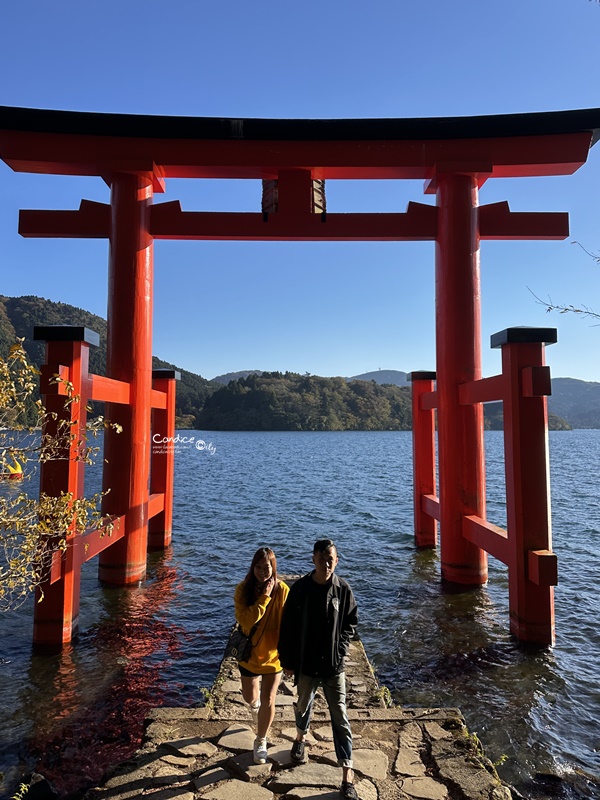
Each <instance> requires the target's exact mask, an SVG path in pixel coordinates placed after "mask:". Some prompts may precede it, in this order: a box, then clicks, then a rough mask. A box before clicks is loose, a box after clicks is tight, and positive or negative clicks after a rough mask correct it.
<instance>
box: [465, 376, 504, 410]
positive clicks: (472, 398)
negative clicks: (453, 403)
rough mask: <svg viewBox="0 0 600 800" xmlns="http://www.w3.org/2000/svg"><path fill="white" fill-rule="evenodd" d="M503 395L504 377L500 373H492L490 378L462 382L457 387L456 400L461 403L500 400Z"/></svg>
mask: <svg viewBox="0 0 600 800" xmlns="http://www.w3.org/2000/svg"><path fill="white" fill-rule="evenodd" d="M503 395H504V377H503V376H502V375H493V376H492V377H491V378H481V380H478V381H471V382H470V383H462V384H461V385H460V386H459V387H458V402H459V403H460V404H461V405H469V404H471V403H488V402H493V401H494V400H502V398H503Z"/></svg>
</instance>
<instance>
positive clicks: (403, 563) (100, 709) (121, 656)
mask: <svg viewBox="0 0 600 800" xmlns="http://www.w3.org/2000/svg"><path fill="white" fill-rule="evenodd" d="M182 434H184V435H193V436H195V437H196V439H198V438H202V439H203V440H204V441H205V442H206V445H207V447H205V448H204V449H201V450H198V449H196V448H195V447H194V446H193V445H189V444H181V445H179V446H178V449H177V454H176V476H175V511H174V531H173V545H172V548H171V549H170V550H169V551H168V552H167V553H160V554H151V556H150V558H149V571H148V580H147V581H146V582H145V584H144V585H143V586H141V587H139V588H135V589H130V590H122V589H101V588H100V587H99V585H98V582H97V578H96V571H97V561H92V562H90V563H88V564H87V565H85V568H84V572H83V580H82V604H81V615H80V634H79V637H78V638H77V640H76V641H75V642H74V643H73V645H72V646H70V647H68V648H66V649H65V650H64V651H63V652H62V653H61V654H60V655H57V656H45V657H42V656H37V655H33V654H32V652H31V633H32V630H31V629H32V608H31V605H28V606H27V607H24V608H22V609H20V610H19V611H16V612H10V613H8V614H4V615H2V616H1V617H0V637H1V639H0V640H1V651H0V709H1V711H0V771H1V772H4V773H5V782H4V785H3V786H1V788H0V793H1V791H2V790H3V791H4V792H5V794H6V793H10V792H11V791H12V787H13V786H14V785H15V782H16V781H17V780H18V779H19V777H20V775H21V774H22V772H24V771H25V772H26V771H28V770H31V768H32V767H33V766H34V765H35V764H36V763H37V765H38V768H39V769H40V771H41V772H42V773H43V774H45V775H48V776H49V777H50V778H51V779H52V781H53V782H54V783H55V784H56V785H57V786H58V788H59V789H60V790H61V791H63V792H67V791H72V790H75V789H77V788H79V787H81V786H84V785H86V784H87V783H89V782H90V781H97V780H98V779H99V777H100V775H101V773H102V771H103V769H104V768H105V767H106V766H107V765H108V764H109V763H111V762H114V761H118V760H121V759H124V758H126V757H127V756H128V755H130V754H131V752H132V750H133V749H134V748H135V746H136V745H137V743H138V742H139V741H140V738H141V735H142V721H143V717H144V714H145V713H146V711H147V710H148V709H149V708H150V707H152V706H156V705H195V704H200V703H201V702H202V697H203V694H202V687H209V686H210V685H211V684H212V682H213V680H214V678H215V676H216V673H217V670H218V667H219V664H220V660H221V655H222V651H223V648H224V645H225V641H226V638H227V634H228V631H229V628H230V626H231V624H232V621H233V604H232V596H233V588H234V586H235V584H236V582H237V581H239V580H240V579H241V577H243V575H244V574H245V572H246V570H247V568H248V565H249V562H250V559H251V556H252V554H253V552H254V551H255V549H256V548H257V547H259V546H261V545H268V546H271V547H272V548H273V549H274V550H275V552H276V554H277V557H278V563H279V571H280V572H281V573H290V574H292V573H302V572H305V571H307V570H308V569H309V568H310V566H311V562H310V557H311V549H312V543H313V541H314V540H315V539H317V538H322V537H325V536H330V537H331V538H333V539H335V540H336V542H337V543H338V549H339V554H340V563H339V566H338V573H339V574H340V575H341V576H343V577H345V578H347V579H348V580H349V581H350V583H351V584H352V586H353V588H354V591H355V594H356V597H357V600H358V604H359V612H360V627H359V633H360V636H361V638H362V640H363V642H364V644H365V647H366V650H367V654H368V656H369V658H370V660H371V661H372V663H373V664H374V666H375V668H376V670H377V673H378V676H379V678H380V680H381V682H382V683H383V684H385V685H386V686H388V687H389V689H390V691H391V692H392V695H393V697H394V699H395V701H396V702H397V703H400V704H402V705H410V706H453V707H454V706H457V707H458V708H460V709H461V711H462V712H463V714H464V716H465V718H466V721H467V725H468V727H469V729H470V730H471V731H472V732H477V734H478V736H479V738H480V739H481V741H482V743H483V745H484V748H485V750H486V753H487V755H488V756H489V757H490V758H491V759H492V760H497V759H501V758H502V757H505V758H506V760H505V763H504V764H503V765H502V766H501V767H499V771H500V773H501V775H502V777H503V778H504V779H505V780H507V781H509V782H511V783H513V784H514V785H515V786H516V787H517V788H518V789H519V790H520V791H521V792H522V793H523V794H524V795H526V796H528V797H536V798H541V797H545V796H547V792H549V791H550V789H552V790H553V791H556V789H555V787H554V786H553V785H552V782H551V780H550V779H548V778H544V777H543V776H542V774H543V773H550V774H555V775H561V776H563V777H565V778H567V779H569V780H571V779H573V784H572V787H571V789H570V790H569V791H570V793H569V792H567V794H566V795H565V794H564V792H565V791H566V789H564V787H563V790H562V791H563V795H561V796H569V797H600V788H599V785H598V784H597V783H595V782H594V781H590V780H586V779H585V778H584V777H582V776H581V775H580V774H579V773H580V772H581V771H583V772H584V773H586V774H588V775H591V776H593V775H600V727H599V718H600V630H599V628H598V624H597V623H598V617H599V611H600V607H599V603H598V594H597V581H598V577H599V576H600V569H599V551H600V509H599V504H598V476H599V475H600V431H597V430H596V431H587V430H585V431H584V430H579V431H572V432H551V433H550V457H551V481H552V503H553V513H552V516H553V536H554V550H555V551H556V552H557V554H558V558H559V579H560V584H559V586H558V587H557V590H556V597H555V602H556V629H557V643H556V646H555V647H554V648H547V649H543V650H534V649H531V648H527V647H524V646H522V645H519V644H518V643H517V642H516V641H515V640H514V639H513V638H512V637H511V636H510V634H509V632H508V587H507V572H506V568H505V567H504V566H503V565H502V564H500V563H498V562H496V561H494V560H493V559H490V580H489V583H488V585H487V586H485V587H482V588H480V589H478V590H476V591H474V592H468V593H463V594H449V593H446V592H443V591H442V588H441V585H440V578H439V560H438V555H437V553H435V552H432V551H426V552H417V551H416V550H415V549H414V546H413V534H412V462H411V434H410V433H408V432H343V433H338V432H330V433H229V432H225V433H222V432H205V433H199V432H197V431H191V432H190V431H187V432H182ZM208 445H212V447H210V448H209V447H208ZM486 453H487V456H486V462H487V472H488V475H487V484H488V517H489V519H490V521H492V522H494V523H496V524H498V525H504V524H505V508H504V490H503V454H502V434H501V432H495V431H491V432H487V433H486ZM86 480H87V479H86ZM95 482H97V476H94V474H91V475H90V479H89V489H90V490H94V489H96V488H97V486H96V485H94V484H95ZM569 785H571V784H569ZM548 787H550V789H549V788H548Z"/></svg>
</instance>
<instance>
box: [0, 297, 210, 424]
mask: <svg viewBox="0 0 600 800" xmlns="http://www.w3.org/2000/svg"><path fill="white" fill-rule="evenodd" d="M35 325H83V326H85V327H86V328H90V329H91V330H93V331H96V333H98V334H99V336H100V346H99V347H90V372H93V373H94V374H96V375H106V320H105V319H102V317H98V316H96V314H90V312H89V311H85V310H84V309H82V308H76V307H75V306H71V305H69V304H68V303H54V302H52V301H51V300H45V299H44V298H42V297H34V296H31V295H30V296H26V297H3V296H1V295H0V356H6V354H7V353H8V349H9V347H10V346H11V345H12V344H14V343H15V342H16V340H17V338H24V339H25V341H24V347H25V350H26V351H27V355H28V356H29V358H30V360H31V362H32V363H33V364H35V365H36V366H39V365H40V364H43V362H44V358H45V353H44V347H45V345H44V342H34V341H33V328H34V326H35ZM152 367H153V368H154V369H177V370H179V372H180V373H181V380H180V381H179V382H178V384H177V411H176V413H177V416H178V417H181V418H182V421H183V423H184V424H185V423H187V424H191V426H193V425H194V424H195V421H196V417H197V415H198V414H199V413H200V409H201V408H202V406H203V404H204V400H205V399H206V398H207V397H208V395H209V394H210V393H211V392H213V391H214V390H215V388H217V384H213V383H212V382H211V381H207V380H205V379H204V378H201V377H200V376H199V375H195V374H194V373H193V372H188V371H187V370H184V369H180V367H177V366H175V365H174V364H171V363H168V362H167V361H163V360H161V359H160V358H156V356H155V357H153V359H152ZM95 410H97V411H98V413H100V409H95ZM186 416H187V419H185V418H186ZM190 417H191V419H190Z"/></svg>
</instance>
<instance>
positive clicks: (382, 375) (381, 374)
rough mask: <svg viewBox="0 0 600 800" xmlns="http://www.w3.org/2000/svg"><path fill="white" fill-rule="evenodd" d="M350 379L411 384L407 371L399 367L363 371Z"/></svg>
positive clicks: (393, 384) (391, 383)
mask: <svg viewBox="0 0 600 800" xmlns="http://www.w3.org/2000/svg"><path fill="white" fill-rule="evenodd" d="M346 380H348V381H375V383H385V384H390V385H392V386H410V383H409V381H407V380H406V372H400V370H397V369H378V370H375V371H374V372H363V373H362V375H353V376H352V377H351V378H346Z"/></svg>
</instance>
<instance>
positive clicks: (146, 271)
mask: <svg viewBox="0 0 600 800" xmlns="http://www.w3.org/2000/svg"><path fill="white" fill-rule="evenodd" d="M110 182H111V214H112V216H111V232H110V259H109V281H108V330H107V355H106V371H107V374H108V377H110V378H115V379H117V380H121V381H126V382H127V383H129V384H130V404H129V405H128V406H121V405H116V404H112V403H107V408H106V416H107V418H108V419H109V420H110V421H111V422H118V423H120V424H121V425H122V428H123V432H122V433H116V432H114V431H113V430H107V432H106V435H105V439H104V455H105V458H106V460H107V462H108V463H107V464H106V465H105V469H104V482H103V488H104V490H105V491H106V490H110V491H109V494H108V495H107V496H106V497H105V500H104V505H103V512H104V513H105V514H117V515H120V514H125V515H126V519H125V536H124V537H123V539H121V540H120V541H118V542H116V543H115V544H114V545H113V546H112V547H109V548H108V549H107V550H105V551H103V552H102V553H101V554H100V565H99V573H98V574H99V578H100V580H101V581H103V582H105V583H109V584H116V585H126V584H135V583H138V582H139V581H141V580H143V579H144V578H145V576H146V555H147V544H148V480H149V472H150V396H151V390H152V289H153V239H152V236H151V235H150V233H149V216H150V207H151V203H152V196H153V188H152V176H151V175H150V174H122V173H121V174H117V175H112V176H111V178H110Z"/></svg>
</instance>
